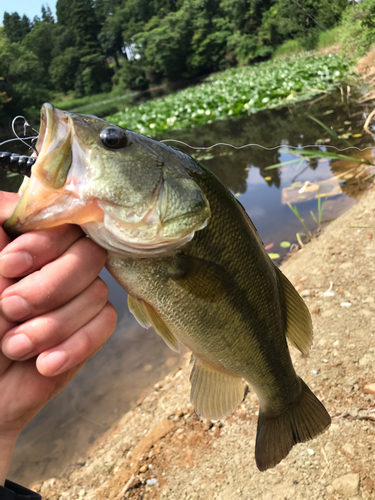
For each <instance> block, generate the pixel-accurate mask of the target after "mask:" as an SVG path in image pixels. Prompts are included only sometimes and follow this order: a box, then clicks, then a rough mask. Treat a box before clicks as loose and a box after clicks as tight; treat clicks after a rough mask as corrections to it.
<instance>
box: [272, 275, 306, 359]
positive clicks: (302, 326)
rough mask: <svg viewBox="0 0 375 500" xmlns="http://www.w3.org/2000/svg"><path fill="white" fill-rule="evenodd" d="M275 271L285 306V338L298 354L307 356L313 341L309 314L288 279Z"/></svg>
mask: <svg viewBox="0 0 375 500" xmlns="http://www.w3.org/2000/svg"><path fill="white" fill-rule="evenodd" d="M275 269H276V273H277V278H278V281H279V285H280V288H281V289H282V292H281V293H283V295H284V300H285V304H286V331H285V336H286V338H287V339H288V340H289V342H291V343H292V344H293V345H294V346H295V347H297V349H298V350H299V351H300V352H302V353H304V354H307V353H308V352H309V349H310V346H311V344H312V340H313V327H312V321H311V316H310V312H309V310H308V308H307V306H306V304H305V302H304V301H303V299H302V297H301V296H300V294H299V293H298V292H297V290H296V289H295V288H294V286H293V285H292V283H291V282H290V281H289V280H288V278H287V277H286V276H284V274H283V273H282V272H281V271H280V270H279V269H278V268H277V267H276V266H275Z"/></svg>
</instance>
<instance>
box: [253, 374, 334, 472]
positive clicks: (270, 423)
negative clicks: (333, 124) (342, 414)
mask: <svg viewBox="0 0 375 500" xmlns="http://www.w3.org/2000/svg"><path fill="white" fill-rule="evenodd" d="M300 383H301V393H300V395H299V397H298V399H297V401H296V402H295V403H294V405H293V406H291V407H290V408H289V409H288V410H287V411H286V412H284V413H282V414H281V415H277V416H274V415H272V416H268V415H267V414H266V413H262V411H261V410H259V418H258V429H257V438H256V445H255V460H256V464H257V466H258V469H259V470H261V471H264V470H266V469H269V468H271V467H274V466H275V465H276V464H278V463H279V462H280V461H281V460H282V459H283V458H285V457H286V456H287V455H288V453H289V452H290V450H291V449H292V447H293V446H294V445H295V444H297V443H303V442H304V441H309V440H310V439H313V438H314V437H316V436H318V435H319V434H320V433H322V432H323V431H324V430H325V429H326V428H327V427H328V426H329V425H330V423H331V417H330V416H329V415H328V412H327V410H326V409H325V408H324V406H323V405H322V403H321V402H320V401H319V399H318V398H317V397H316V396H315V395H314V394H313V393H312V391H311V390H310V389H309V388H308V387H307V385H306V384H305V382H304V381H303V380H302V379H300Z"/></svg>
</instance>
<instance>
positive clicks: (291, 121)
mask: <svg viewBox="0 0 375 500" xmlns="http://www.w3.org/2000/svg"><path fill="white" fill-rule="evenodd" d="M332 109H334V113H329V112H330V111H331V110H332ZM365 111H366V109H365V108H364V107H361V106H359V105H358V104H355V103H354V102H347V101H342V100H341V96H340V93H339V92H337V94H335V95H327V96H326V97H325V98H324V99H322V100H320V101H319V102H316V103H313V104H311V105H306V104H299V105H297V106H294V107H291V108H290V109H288V108H284V109H281V110H272V111H264V112H260V113H258V114H256V115H253V116H250V117H247V118H242V119H239V120H236V121H223V122H216V123H213V124H208V125H206V126H204V127H200V128H199V129H191V130H188V131H183V132H181V131H179V132H177V131H176V132H173V133H170V134H169V135H168V138H175V139H179V140H182V141H185V142H187V143H189V144H193V145H197V146H210V145H212V144H214V143H217V142H229V143H232V144H235V145H243V144H247V143H250V142H251V143H258V144H262V145H263V146H266V147H273V146H275V145H279V144H282V145H284V146H283V147H282V148H278V149H276V150H272V151H267V150H264V149H261V148H257V147H252V148H247V149H241V150H233V149H229V148H227V147H223V146H220V147H217V148H214V149H212V150H210V151H206V150H201V151H196V150H191V149H190V148H186V147H181V149H184V150H185V151H187V152H188V153H189V154H192V153H193V154H194V155H195V157H196V158H198V159H200V160H201V161H202V162H203V163H204V164H205V165H206V166H207V167H208V168H210V169H211V170H212V171H213V172H214V173H215V174H216V175H217V176H218V177H219V179H220V180H221V181H222V182H223V183H224V184H225V185H226V186H227V187H228V188H229V189H231V191H232V192H233V193H235V194H236V196H238V198H239V200H240V202H241V203H242V204H243V206H244V207H245V209H246V211H247V212H248V214H249V215H250V217H251V218H252V220H253V222H254V223H255V225H256V226H257V228H258V231H259V233H260V236H261V238H262V239H263V241H264V243H265V245H267V246H269V247H270V246H271V245H273V247H272V250H270V251H272V252H277V253H279V254H280V255H281V256H282V255H283V253H285V252H286V251H287V250H285V249H283V248H281V247H280V242H281V241H283V240H288V241H291V242H293V241H295V240H296V233H298V232H301V231H302V230H303V229H302V226H301V224H300V222H299V221H298V219H297V218H296V217H295V216H294V215H293V214H292V212H291V210H290V209H289V207H288V206H287V205H283V204H282V203H281V197H282V190H283V189H285V188H288V187H290V186H291V184H293V183H294V182H297V181H299V182H301V185H302V184H303V183H305V182H306V181H310V182H312V183H313V182H316V181H321V180H324V179H330V178H332V176H334V175H337V176H338V177H339V178H344V177H345V175H347V173H348V171H349V170H350V169H351V168H353V166H354V165H353V164H349V163H348V162H346V163H345V162H344V161H340V162H333V161H324V160H314V159H313V160H311V161H308V162H307V161H303V162H293V163H288V164H284V165H283V166H281V167H279V168H275V169H272V170H267V167H268V166H270V165H274V164H277V163H284V162H287V161H290V160H295V158H296V157H295V156H293V155H291V154H290V153H287V152H286V151H287V149H288V145H293V146H298V147H302V146H305V145H308V144H314V143H315V141H316V140H317V139H323V140H327V139H330V137H329V134H328V133H327V132H326V131H325V130H324V129H322V127H320V126H319V125H318V124H317V123H316V122H314V121H313V120H311V119H310V118H309V117H308V114H310V115H313V116H314V117H316V118H318V119H320V120H321V121H322V122H324V123H325V125H327V126H328V127H332V128H333V129H334V130H335V131H336V132H337V133H339V134H341V133H346V132H349V133H352V134H353V133H355V132H357V133H361V131H362V126H363V114H364V112H365ZM345 123H346V125H345ZM343 124H344V125H343ZM340 129H341V130H340ZM8 137H9V135H8ZM332 142H333V141H332ZM350 143H351V144H352V145H355V146H357V147H359V148H364V147H366V146H368V145H369V143H371V139H370V138H369V136H361V137H356V138H353V137H351V139H350ZM325 144H328V143H325ZM336 145H338V146H340V144H336ZM12 151H15V149H14V147H13V149H12ZM17 152H19V153H22V152H23V153H24V152H25V151H24V150H23V148H22V147H21V148H20V147H18V150H17ZM344 180H345V182H344V183H341V189H342V191H343V193H342V194H341V195H338V196H335V197H331V198H329V199H328V200H327V201H326V203H325V205H324V214H323V218H324V219H332V218H334V217H337V216H338V215H339V214H340V213H342V212H343V211H344V210H346V209H347V208H348V207H349V206H350V205H351V204H352V203H354V202H355V200H356V199H357V198H358V196H360V194H361V192H362V190H363V189H364V188H365V187H366V186H367V184H368V183H369V182H370V179H369V178H368V179H367V180H364V177H363V176H359V177H357V172H356V173H355V175H353V176H352V177H350V178H347V179H344ZM17 183H18V180H17V179H16V178H11V179H8V178H6V177H5V174H4V173H2V172H1V171H0V188H1V189H6V188H7V189H12V190H14V189H16V187H17ZM298 209H299V211H300V213H301V216H302V217H303V218H304V219H305V221H306V223H307V224H308V226H309V228H311V229H314V227H315V224H314V221H313V219H312V218H311V215H310V211H311V210H312V211H313V212H314V213H316V212H317V201H316V199H312V200H310V201H305V202H303V203H299V204H298ZM103 278H104V279H105V280H106V281H107V283H108V284H109V288H110V300H111V301H112V302H113V303H114V305H115V307H116V309H117V311H118V312H119V324H118V327H117V329H116V332H115V334H114V335H113V336H112V338H111V339H110V340H109V341H108V342H107V344H106V346H105V347H104V348H103V349H102V350H101V351H100V352H99V353H98V354H97V355H95V357H94V358H93V359H91V360H90V361H89V363H87V365H86V366H85V367H84V369H83V370H82V372H81V373H80V374H79V375H78V376H77V377H76V378H75V379H74V381H73V382H72V383H71V384H70V386H69V387H68V388H67V389H65V390H64V391H63V393H61V394H60V395H59V396H58V397H57V398H55V399H54V400H53V401H51V402H50V403H49V404H48V405H47V406H46V407H45V408H44V410H43V411H42V412H41V413H40V414H39V415H38V416H37V417H36V418H35V419H34V420H33V421H32V422H31V424H30V425H29V426H27V428H26V429H25V430H24V432H23V433H22V435H21V437H20V440H19V442H18V444H17V448H16V451H15V455H14V460H13V463H12V467H11V471H10V477H11V478H12V479H13V480H15V481H18V482H21V483H23V484H27V483H29V482H31V481H35V480H37V479H42V478H47V477H51V476H54V475H60V474H61V473H63V472H64V471H65V473H68V472H69V471H70V470H71V469H70V468H69V467H68V466H69V464H72V463H82V462H83V461H84V460H85V453H86V450H87V449H88V447H89V445H90V443H92V442H93V440H95V439H96V438H97V437H98V436H99V435H101V434H103V432H104V431H105V430H106V429H107V428H108V427H109V426H110V425H111V424H113V423H114V422H115V421H116V420H117V419H118V418H119V417H120V416H121V415H122V414H123V413H124V412H126V411H127V410H129V409H130V408H131V407H132V406H134V405H135V404H136V403H135V402H136V400H137V399H138V398H139V397H140V396H141V395H142V394H145V393H147V391H148V390H149V388H150V387H151V386H152V385H153V384H154V383H155V382H156V381H157V380H159V379H160V378H162V377H163V376H164V375H165V374H166V373H167V372H169V371H170V370H171V368H172V367H173V366H178V361H179V358H178V357H177V356H176V354H175V353H173V352H172V351H170V350H169V349H168V348H167V347H166V345H165V344H164V343H163V341H162V340H161V339H160V338H159V337H158V336H157V335H156V334H155V333H154V332H153V331H151V330H144V329H143V328H141V327H139V326H138V324H137V323H136V322H135V321H134V320H133V318H132V316H131V315H130V314H129V312H128V310H127V307H126V305H125V304H126V293H125V292H124V291H123V290H122V288H121V287H120V286H119V285H118V284H117V283H116V282H114V280H113V279H112V278H111V277H110V276H109V275H108V273H106V272H104V273H103ZM35 457H38V458H37V459H35ZM67 467H68V468H67Z"/></svg>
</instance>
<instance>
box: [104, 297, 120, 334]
mask: <svg viewBox="0 0 375 500" xmlns="http://www.w3.org/2000/svg"><path fill="white" fill-rule="evenodd" d="M104 312H105V315H106V321H107V324H108V329H109V330H111V333H110V335H111V334H112V333H113V331H114V329H115V327H116V323H117V311H116V309H115V308H114V307H113V305H112V304H111V302H107V304H106V306H105V308H104Z"/></svg>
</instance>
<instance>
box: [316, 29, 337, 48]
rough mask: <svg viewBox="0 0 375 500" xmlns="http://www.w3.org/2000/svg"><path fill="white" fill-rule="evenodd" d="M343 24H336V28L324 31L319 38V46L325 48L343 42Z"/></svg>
mask: <svg viewBox="0 0 375 500" xmlns="http://www.w3.org/2000/svg"><path fill="white" fill-rule="evenodd" d="M341 31H342V28H341V26H335V27H334V28H332V29H330V30H327V31H322V32H321V33H320V35H319V38H318V43H317V48H318V49H324V48H325V47H329V46H331V45H336V44H338V43H340V42H341Z"/></svg>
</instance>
